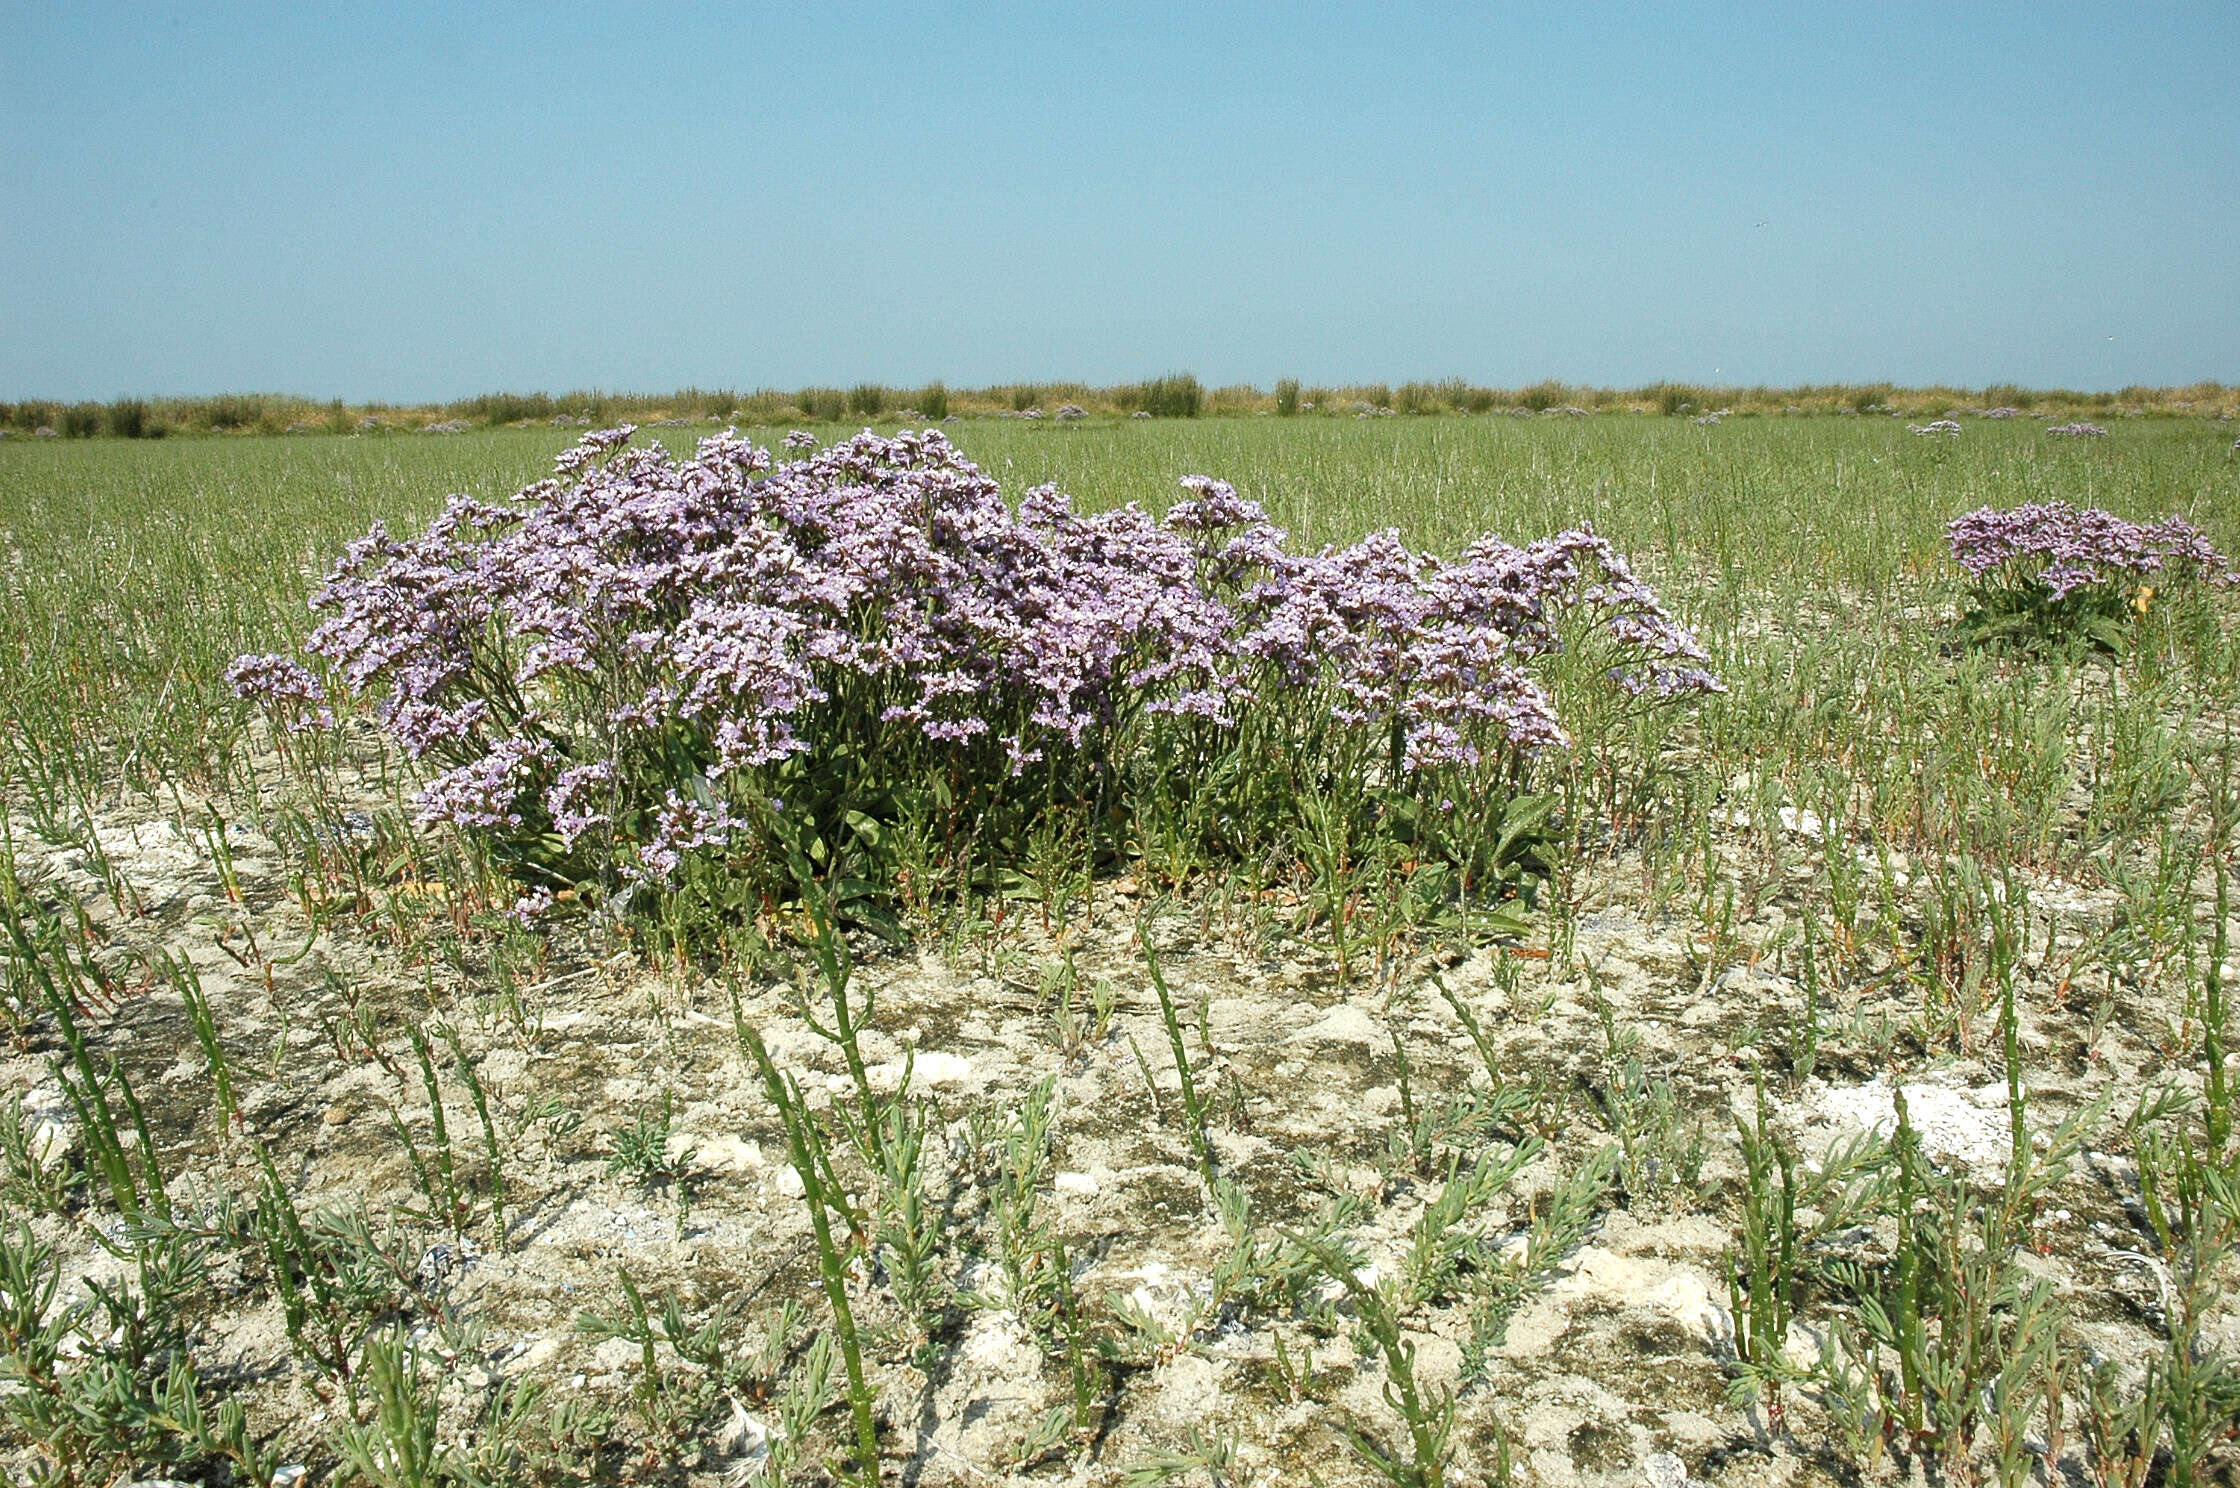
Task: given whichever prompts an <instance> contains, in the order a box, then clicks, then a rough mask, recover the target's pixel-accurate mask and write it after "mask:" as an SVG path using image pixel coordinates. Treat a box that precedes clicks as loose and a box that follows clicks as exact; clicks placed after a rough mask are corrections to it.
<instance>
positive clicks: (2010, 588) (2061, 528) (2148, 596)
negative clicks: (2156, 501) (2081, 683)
mask: <svg viewBox="0 0 2240 1488" xmlns="http://www.w3.org/2000/svg"><path fill="white" fill-rule="evenodd" d="M1946 539H1947V541H1948V542H1949V544H1950V545H1951V550H1952V557H1953V560H1954V561H1955V562H1957V563H1958V564H1959V565H1960V566H1961V568H1963V569H1964V570H1966V571H1967V574H1968V576H1969V578H1970V579H1971V580H1973V582H1974V593H1973V600H1974V609H1973V611H1972V612H1971V614H1970V615H1969V616H1968V617H1966V620H1965V621H1964V623H1965V624H1967V625H1968V626H1969V627H1970V628H1971V629H1972V630H1973V631H1974V632H1975V633H1976V634H1977V636H1978V638H1979V639H1984V640H2005V641H2014V642H2020V643H2024V644H2032V643H2037V642H2042V641H2044V640H2046V639H2063V640H2071V641H2075V640H2084V641H2088V642H2090V643H2092V644H2095V645H2098V646H2101V647H2103V648H2104V649H2107V650H2111V651H2121V650H2122V649H2124V647H2125V645H2126V644H2127V638H2128V634H2129V629H2130V627H2131V625H2132V623H2133V622H2134V621H2135V619H2136V618H2137V617H2139V616H2143V615H2144V614H2145V613H2146V612H2147V610H2148V608H2149V605H2150V604H2151V602H2152V601H2153V599H2154V597H2155V595H2156V593H2157V591H2158V590H2164V589H2170V588H2173V587H2178V588H2183V587H2186V586H2189V585H2192V584H2196V583H2201V582H2206V583H2211V584H2216V585H2220V586H2227V585H2231V584H2233V583H2234V582H2235V581H2236V579H2240V575H2236V574H2235V573H2234V570H2233V567H2232V563H2231V560H2230V559H2228V558H2227V557H2226V556H2225V555H2224V554H2222V553H2220V552H2218V551H2217V549H2216V548H2215V547H2213V546H2212V545H2211V544H2210V542H2209V539H2208V538H2207V537H2206V536H2205V535H2203V533H2202V532H2201V530H2200V529H2199V528H2198V527H2195V526H2194V525H2193V524H2192V523H2191V522H2189V521H2187V520H2186V519H2185V518H2184V517H2182V516H2179V515H2177V514H2175V513H2173V514H2172V515H2170V516H2167V517H2164V518H2162V519H2161V520H2160V521H2156V522H2145V523H2140V522H2130V521H2126V520H2125V519H2123V518H2122V517H2119V516H2116V515H2114V514H2113V513H2111V512H2106V511H2102V510H2100V509H2098V508H2096V507H2077V506H2072V505H2070V504H2069V503H2068V502H2066V501H2039V502H2029V503H2026V504H2024V505H2022V506H2016V507H2009V508H2007V509H2006V510H2003V511H2001V510H1997V509H1994V508H1992V507H1988V506H1987V507H1980V508H1978V509H1977V510H1975V511H1972V512H1969V513H1967V514H1966V515H1965V516H1961V517H1957V518H1955V519H1954V520H1953V521H1952V522H1951V523H1950V525H1949V526H1948V527H1947V528H1946Z"/></svg>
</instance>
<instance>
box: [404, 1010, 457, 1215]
mask: <svg viewBox="0 0 2240 1488" xmlns="http://www.w3.org/2000/svg"><path fill="white" fill-rule="evenodd" d="M405 1036H406V1037H407V1038H409V1039H410V1040H411V1042H412V1053H413V1057H414V1058H415V1059H416V1060H418V1061H419V1065H420V1084H421V1088H422V1090H423V1091H424V1092H425V1093H426V1095H427V1098H428V1120H429V1123H430V1125H431V1128H432V1137H431V1140H430V1143H429V1152H430V1154H432V1161H431V1160H430V1159H429V1158H427V1157H423V1156H422V1154H421V1151H420V1146H419V1144H418V1143H417V1142H415V1141H413V1140H412V1132H411V1129H410V1128H409V1127H407V1126H406V1125H405V1121H404V1117H403V1116H402V1115H400V1114H399V1113H398V1112H397V1110H396V1109H395V1108H393V1107H392V1108H391V1109H390V1112H389V1128H390V1130H391V1131H393V1132H394V1133H395V1134H396V1137H397V1141H398V1142H399V1143H400V1144H402V1146H403V1147H404V1152H405V1160H406V1161H407V1162H408V1163H409V1164H410V1165H411V1168H412V1173H413V1177H414V1178H415V1179H416V1180H417V1181H418V1183H419V1186H420V1192H421V1195H422V1197H424V1198H425V1199H426V1200H427V1201H428V1211H427V1217H428V1219H429V1220H430V1221H431V1222H433V1223H435V1224H440V1225H442V1226H444V1227H445V1228H446V1229H448V1230H450V1231H451V1234H452V1237H453V1238H454V1239H464V1238H465V1236H466V1232H467V1219H468V1216H469V1215H470V1214H471V1213H472V1212H473V1208H474V1203H473V1199H472V1198H471V1196H470V1195H469V1193H468V1190H467V1187H466V1184H465V1183H464V1182H463V1181H462V1179H461V1177H460V1175H459V1170H458V1163H457V1161H456V1155H455V1154H454V1152H453V1150H452V1143H451V1128H450V1125H449V1123H448V1122H447V1121H446V1119H445V1117H444V1110H443V1091H442V1089H441V1088H440V1087H439V1086H438V1084H437V1082H436V1066H435V1058H434V1055H433V1053H432V1051H431V1050H430V1048H429V1046H428V1037H427V1035H426V1034H425V1033H423V1032H422V1031H421V1029H420V1026H419V1025H418V1024H416V1023H409V1024H407V1025H406V1026H405Z"/></svg>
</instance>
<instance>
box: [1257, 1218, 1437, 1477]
mask: <svg viewBox="0 0 2240 1488" xmlns="http://www.w3.org/2000/svg"><path fill="white" fill-rule="evenodd" d="M1289 1238H1290V1240H1291V1242H1292V1243H1293V1244H1294V1245H1296V1246H1298V1247H1299V1249H1300V1250H1302V1251H1304V1252H1305V1253H1306V1254H1307V1255H1308V1256H1310V1257H1312V1258H1313V1260H1314V1261H1315V1263H1316V1264H1317V1265H1319V1266H1320V1267H1321V1268H1322V1271H1323V1274H1324V1275H1326V1276H1328V1277H1329V1278H1330V1279H1331V1280H1333V1281H1335V1282H1337V1283H1338V1285H1339V1286H1340V1287H1342V1288H1344V1290H1345V1293H1346V1295H1347V1296H1348V1297H1349V1298H1351V1299H1352V1301H1353V1305H1354V1310H1355V1314H1356V1316H1357V1317H1358V1318H1359V1320H1360V1322H1361V1325H1362V1327H1363V1328H1364V1329H1365V1330H1366V1331H1367V1333H1368V1335H1369V1337H1370V1339H1372V1340H1373V1341H1374V1343H1375V1346H1376V1347H1377V1349H1378V1350H1379V1351H1380V1352H1382V1354H1383V1355H1384V1363H1385V1384H1384V1400H1385V1404H1386V1405H1388V1406H1390V1407H1391V1408H1392V1409H1393V1410H1394V1411H1396V1412H1397V1413H1398V1414H1399V1416H1400V1419H1401V1421H1402V1422H1403V1423H1404V1424H1405V1425H1406V1428H1407V1433H1408V1444H1407V1448H1406V1451H1405V1454H1403V1453H1401V1452H1399V1451H1396V1450H1394V1449H1393V1448H1392V1447H1390V1446H1388V1445H1387V1444H1386V1443H1384V1442H1382V1441H1380V1440H1378V1439H1377V1438H1376V1437H1374V1436H1371V1435H1370V1434H1369V1433H1367V1432H1365V1431H1362V1430H1360V1429H1359V1428H1357V1427H1353V1426H1341V1427H1340V1428H1339V1429H1340V1430H1341V1431H1342V1432H1343V1433H1344V1435H1345V1438H1346V1444H1347V1445H1348V1446H1350V1447H1352V1449H1353V1451H1354V1454H1355V1455H1356V1456H1357V1457H1359V1458H1360V1459H1361V1461H1362V1462H1363V1463H1364V1464H1366V1465H1367V1466H1368V1467H1370V1468H1371V1469H1373V1470H1374V1471H1375V1472H1376V1473H1377V1475H1378V1476H1379V1477H1382V1478H1383V1479H1384V1480H1385V1481H1386V1482H1388V1483H1391V1484H1392V1485H1393V1488H1443V1485H1444V1484H1445V1482H1446V1476H1447V1465H1448V1463H1449V1461H1450V1460H1451V1458H1452V1457H1453V1453H1454V1448H1453V1437H1454V1426H1455V1397H1454V1392H1453V1391H1452V1390H1450V1389H1447V1388H1445V1387H1434V1388H1429V1389H1426V1388H1425V1387H1424V1386H1422V1385H1421V1384H1419V1383H1418V1381H1417V1379H1416V1369H1415V1364H1416V1346H1415V1344H1414V1342H1413V1341H1411V1340H1409V1339H1408V1338H1406V1337H1404V1336H1403V1335H1402V1331H1401V1326H1400V1312H1399V1308H1398V1306H1397V1305H1396V1304H1395V1302H1394V1300H1393V1299H1392V1298H1391V1297H1389V1296H1387V1295H1386V1294H1385V1292H1384V1291H1383V1290H1382V1289H1381V1288H1379V1287H1375V1286H1371V1285H1369V1284H1368V1283H1366V1282H1364V1281H1363V1280H1362V1279H1361V1277H1360V1275H1359V1271H1360V1263H1359V1261H1358V1260H1357V1259H1356V1258H1355V1257H1353V1256H1351V1255H1348V1254H1346V1253H1345V1252H1343V1251H1342V1250H1340V1249H1339V1248H1338V1247H1337V1246H1336V1245H1334V1244H1332V1243H1331V1242H1330V1241H1328V1240H1325V1239H1322V1238H1320V1237H1318V1236H1313V1235H1299V1234H1293V1235H1291V1236H1289Z"/></svg>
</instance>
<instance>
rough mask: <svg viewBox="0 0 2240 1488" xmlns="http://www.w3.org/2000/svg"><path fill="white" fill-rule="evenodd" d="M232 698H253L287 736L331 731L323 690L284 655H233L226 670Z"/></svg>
mask: <svg viewBox="0 0 2240 1488" xmlns="http://www.w3.org/2000/svg"><path fill="white" fill-rule="evenodd" d="M226 681H228V682H230V683H232V684H233V692H234V696H236V697H254V698H258V699H260V700H261V701H263V702H264V703H265V704H266V705H267V706H268V707H270V708H271V709H272V710H273V712H274V714H275V716H277V717H279V718H280V719H281V720H282V722H283V725H284V726H285V727H286V728H287V729H288V731H289V732H290V733H301V732H303V731H304V730H306V729H314V728H333V727H334V713H333V710H331V709H329V708H328V707H327V706H326V701H327V689H326V687H325V685H324V684H322V683H321V682H320V681H319V679H318V678H317V677H314V676H313V675H311V673H310V672H309V671H307V670H306V669H305V668H304V666H303V664H302V663H301V662H298V661H294V660H291V659H290V658H288V657H285V656H256V655H252V656H237V657H235V658H234V660H233V665H231V666H229V667H227V668H226Z"/></svg>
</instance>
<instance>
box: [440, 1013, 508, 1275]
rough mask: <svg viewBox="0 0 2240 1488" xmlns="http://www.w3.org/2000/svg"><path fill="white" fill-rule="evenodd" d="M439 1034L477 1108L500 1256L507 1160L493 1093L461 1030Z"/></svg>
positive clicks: (443, 1026) (493, 1238)
mask: <svg viewBox="0 0 2240 1488" xmlns="http://www.w3.org/2000/svg"><path fill="white" fill-rule="evenodd" d="M436 1034H437V1036H438V1037H440V1038H441V1039H442V1040H443V1041H444V1042H445V1043H446V1044H448V1045H450V1047H451V1058H452V1067H453V1068H454V1069H456V1070H457V1071H458V1072H459V1081H460V1083H461V1084H463V1085H465V1086H466V1087H467V1099H468V1100H469V1101H470V1102H472V1103H473V1105H474V1114H475V1117H476V1119H477V1120H479V1121H480V1122H481V1123H482V1142H483V1154H484V1161H485V1162H486V1163H487V1164H488V1168H489V1174H490V1243H491V1245H492V1246H493V1247H494V1248H495V1249H496V1250H497V1252H498V1254H500V1255H504V1254H505V1249H506V1157H505V1148H504V1147H503V1146H502V1145H501V1144H500V1143H499V1141H498V1126H497V1122H496V1121H494V1120H493V1119H492V1118H491V1115H490V1094H489V1092H488V1091H487V1090H485V1089H484V1088H483V1084H482V1076H481V1075H480V1073H478V1072H477V1071H476V1069H475V1067H474V1061H473V1060H472V1059H469V1058H468V1057H467V1047H466V1045H465V1044H464V1043H463V1042H461V1040H460V1038H459V1031H458V1030H457V1029H456V1028H453V1027H452V1026H451V1025H450V1024H448V1023H439V1024H437V1025H436Z"/></svg>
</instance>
